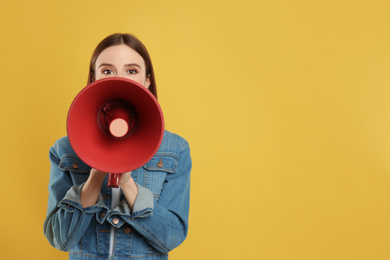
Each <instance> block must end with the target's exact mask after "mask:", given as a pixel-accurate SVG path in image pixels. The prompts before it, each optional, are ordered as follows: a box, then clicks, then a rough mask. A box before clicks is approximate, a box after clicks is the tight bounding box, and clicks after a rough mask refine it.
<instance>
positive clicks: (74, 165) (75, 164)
mask: <svg viewBox="0 0 390 260" xmlns="http://www.w3.org/2000/svg"><path fill="white" fill-rule="evenodd" d="M72 167H73V169H76V170H77V169H78V168H79V165H78V164H77V162H75V163H74V164H73V165H72Z"/></svg>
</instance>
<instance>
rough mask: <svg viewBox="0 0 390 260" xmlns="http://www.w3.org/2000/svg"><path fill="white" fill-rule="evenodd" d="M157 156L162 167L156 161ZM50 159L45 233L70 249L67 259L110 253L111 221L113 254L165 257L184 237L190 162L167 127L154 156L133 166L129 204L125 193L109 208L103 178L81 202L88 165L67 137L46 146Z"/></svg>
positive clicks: (182, 145) (182, 143)
mask: <svg viewBox="0 0 390 260" xmlns="http://www.w3.org/2000/svg"><path fill="white" fill-rule="evenodd" d="M160 160H161V162H162V163H163V166H162V167H161V165H159V166H160V167H159V166H157V164H158V163H159V162H160ZM50 161H51V171H50V182H49V202H48V209H47V216H46V220H45V223H44V234H45V236H46V238H47V239H48V240H49V242H50V244H51V245H52V246H54V247H55V248H58V249H60V250H62V251H69V259H109V241H110V228H111V226H114V227H116V228H117V229H116V239H115V245H114V248H115V250H114V252H115V253H114V256H113V257H112V258H111V259H129V258H137V259H139V260H141V259H150V260H151V259H168V252H169V251H171V250H172V249H174V248H175V247H177V246H178V245H180V244H181V243H182V242H183V241H184V239H185V238H186V236H187V231H188V214H189V200H190V171H191V166H192V162H191V157H190V149H189V145H188V143H187V142H186V141H185V140H184V139H183V138H181V137H180V136H178V135H175V134H172V133H170V132H168V131H165V133H164V138H163V141H162V143H161V146H160V148H159V150H158V151H157V153H156V154H155V156H154V157H153V158H152V159H151V160H150V161H149V162H148V163H146V164H145V165H144V166H143V167H141V168H139V169H136V170H134V171H133V172H132V174H131V175H132V177H133V179H134V181H135V182H136V184H137V186H138V195H137V198H136V200H135V203H134V206H133V210H131V209H130V207H129V205H128V204H127V202H126V200H125V198H124V195H123V194H121V201H120V203H119V204H118V205H117V206H116V207H115V208H114V209H112V210H111V188H107V178H106V180H105V182H104V184H103V186H102V190H101V193H100V195H99V198H98V201H97V203H96V204H95V205H94V206H91V207H87V208H83V207H82V206H81V202H80V192H81V188H82V186H83V184H84V183H85V181H86V180H87V178H88V176H89V172H90V169H91V168H90V167H89V166H88V165H86V164H85V163H83V162H82V161H81V160H80V159H79V158H78V156H77V155H76V154H75V152H74V151H73V149H72V147H71V146H70V144H69V140H68V138H67V137H63V138H61V139H59V140H58V141H57V142H56V143H55V144H54V146H53V147H51V148H50ZM75 163H77V164H75Z"/></svg>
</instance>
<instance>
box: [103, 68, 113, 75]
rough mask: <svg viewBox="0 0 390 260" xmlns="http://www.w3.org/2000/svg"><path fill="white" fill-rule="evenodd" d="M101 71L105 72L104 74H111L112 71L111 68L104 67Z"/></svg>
mask: <svg viewBox="0 0 390 260" xmlns="http://www.w3.org/2000/svg"><path fill="white" fill-rule="evenodd" d="M102 73H103V74H105V75H111V74H113V73H114V72H113V71H112V70H110V69H104V70H103V71H102Z"/></svg>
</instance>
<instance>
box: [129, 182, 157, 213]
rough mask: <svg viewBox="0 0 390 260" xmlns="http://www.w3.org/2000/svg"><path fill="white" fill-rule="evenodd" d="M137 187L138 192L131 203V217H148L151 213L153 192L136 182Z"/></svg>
mask: <svg viewBox="0 0 390 260" xmlns="http://www.w3.org/2000/svg"><path fill="white" fill-rule="evenodd" d="M137 187H138V194H137V198H136V199H135V202H134V205H133V213H132V215H131V217H132V218H135V217H150V216H152V215H153V209H154V198H153V192H152V191H150V190H149V189H147V188H144V187H142V186H141V185H138V184H137Z"/></svg>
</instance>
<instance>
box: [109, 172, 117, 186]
mask: <svg viewBox="0 0 390 260" xmlns="http://www.w3.org/2000/svg"><path fill="white" fill-rule="evenodd" d="M119 177H120V173H109V174H108V180H107V187H109V188H119Z"/></svg>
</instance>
